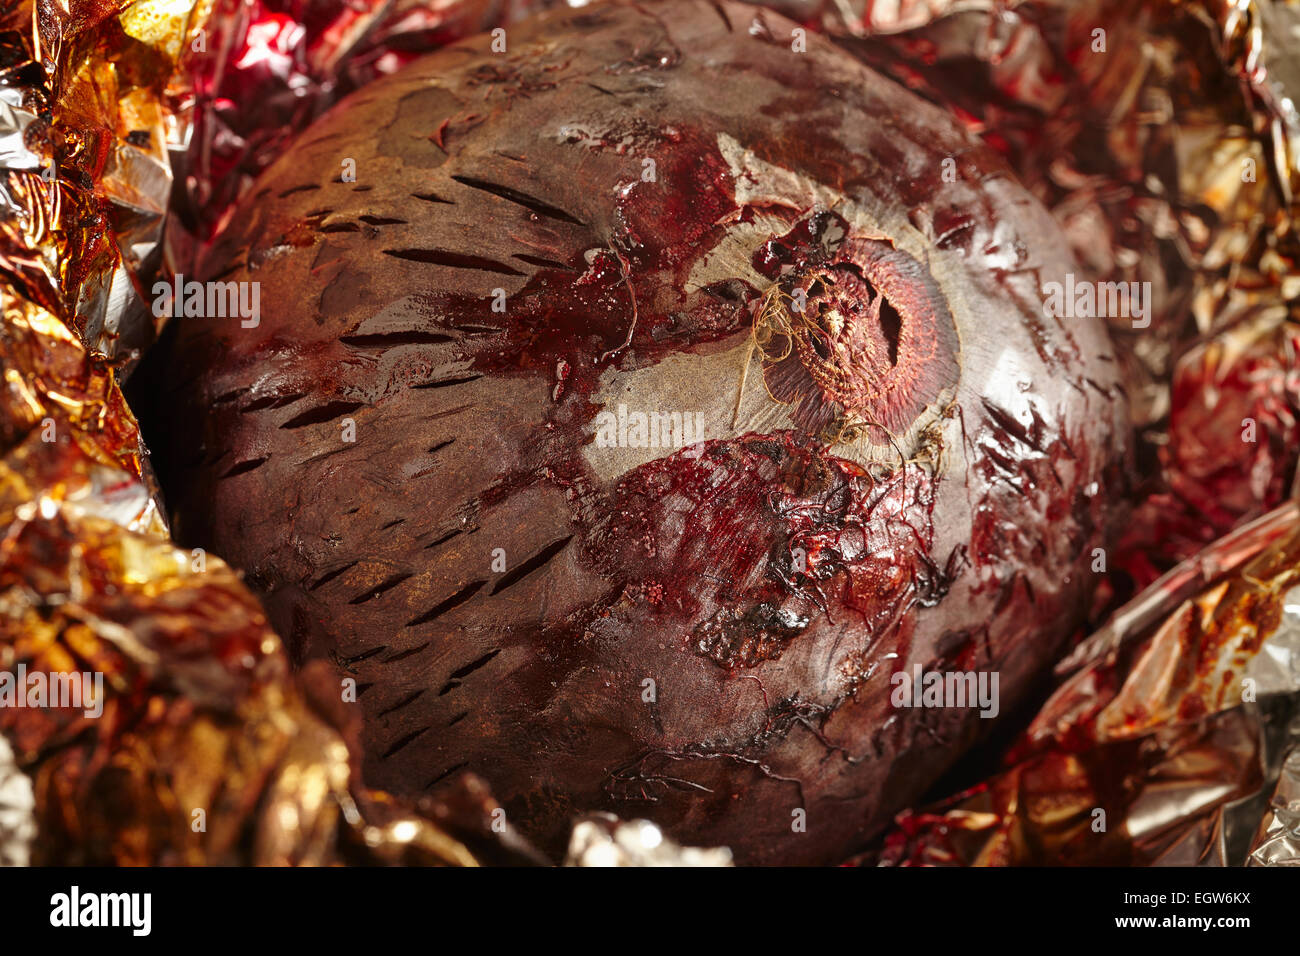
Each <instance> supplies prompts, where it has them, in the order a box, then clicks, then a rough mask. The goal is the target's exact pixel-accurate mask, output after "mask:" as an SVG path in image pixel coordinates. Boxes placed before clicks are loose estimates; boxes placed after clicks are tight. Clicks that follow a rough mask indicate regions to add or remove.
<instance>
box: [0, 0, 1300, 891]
mask: <svg viewBox="0 0 1300 956" xmlns="http://www.w3.org/2000/svg"><path fill="white" fill-rule="evenodd" d="M554 5H556V4H553V3H551V4H548V3H545V2H542V0H537V2H532V0H509V2H506V0H497V2H492V0H463V2H462V0H433V2H417V0H391V2H381V0H352V2H343V0H276V2H272V0H135V2H129V0H64V2H55V0H19V2H17V3H15V4H11V5H9V6H8V7H7V8H6V9H5V10H4V11H3V12H0V310H2V313H3V315H2V316H0V356H2V357H3V372H4V388H3V392H2V393H0V394H2V396H3V397H2V399H0V442H2V443H3V445H2V447H3V460H0V670H4V671H14V670H15V669H16V668H18V667H19V666H22V667H23V668H26V669H28V670H31V671H42V672H45V673H50V674H55V673H59V674H70V673H74V672H96V673H100V674H102V675H103V677H104V689H103V699H102V700H101V701H99V704H101V705H102V713H101V714H99V715H98V716H95V717H88V716H86V715H85V714H84V713H82V712H81V711H79V710H66V709H9V708H0V863H6V864H24V863H34V864H87V863H111V864H149V863H153V864H306V865H328V864H340V863H375V862H379V863H389V864H447V865H478V864H484V863H511V864H545V863H553V862H559V861H551V860H547V859H545V858H544V857H542V856H541V855H540V854H538V853H537V852H536V851H535V850H534V849H532V848H531V847H529V846H528V845H527V843H526V842H525V841H524V840H523V839H522V838H520V837H519V836H518V834H517V833H515V832H514V831H513V830H512V829H511V828H510V827H509V826H508V825H502V824H501V819H500V815H499V814H498V813H496V811H497V810H498V809H499V808H498V807H497V805H496V803H495V801H494V800H493V798H492V796H491V793H490V790H489V787H488V786H487V785H486V784H484V783H483V782H482V781H479V780H477V779H476V778H472V777H469V778H463V779H461V780H460V781H459V782H458V783H457V784H456V785H455V786H452V787H449V788H447V789H446V790H445V791H439V793H437V794H436V795H435V796H432V797H427V798H425V799H423V800H420V801H401V800H396V799H394V798H392V797H390V796H388V795H386V794H384V793H380V792H376V791H372V790H368V789H366V788H365V787H364V786H363V785H362V784H361V782H360V776H359V770H358V767H359V755H358V743H357V738H358V729H357V726H356V724H355V722H354V719H353V718H352V717H350V715H349V713H348V711H347V708H346V707H345V706H342V705H340V704H339V703H338V701H339V696H340V695H339V689H338V687H337V686H336V682H335V679H334V677H333V676H332V674H331V673H330V672H328V671H327V670H325V669H323V668H315V667H307V668H305V669H303V670H301V671H300V672H297V673H295V672H294V670H293V668H292V667H291V666H290V664H289V660H288V657H287V655H286V652H285V649H284V646H283V644H282V642H281V639H280V637H279V636H277V635H276V634H275V633H274V632H273V631H272V630H271V629H270V628H269V626H268V624H267V621H266V618H265V616H264V614H263V612H262V609H261V607H260V605H259V604H258V602H257V599H256V598H255V597H254V596H253V595H252V593H251V592H250V591H249V590H248V589H247V587H246V586H245V585H244V584H243V582H242V581H241V580H240V578H239V576H238V574H236V573H235V572H234V571H232V570H231V569H230V568H229V567H228V566H226V565H225V564H224V563H223V562H222V561H221V560H220V559H219V558H217V557H216V556H214V555H207V554H203V553H201V552H196V551H191V550H184V549H181V548H178V547H177V546H175V545H174V544H173V543H172V541H171V540H170V537H169V532H168V527H167V522H166V518H165V515H164V512H163V511H162V509H161V506H160V504H159V500H158V494H157V488H156V485H155V482H154V480H153V478H152V474H151V469H150V465H149V459H148V452H147V449H146V447H145V445H144V442H143V440H142V438H141V435H140V430H139V427H138V425H137V423H136V419H135V416H134V415H133V413H132V411H131V408H130V407H129V406H128V404H127V402H126V399H125V398H124V396H123V390H122V389H123V385H124V383H125V382H126V380H127V377H128V376H129V374H130V372H131V370H132V369H133V368H134V367H135V366H136V364H137V363H138V361H139V359H140V357H141V356H142V355H143V354H144V352H145V351H146V350H147V349H148V348H149V346H150V345H151V344H152V342H153V341H154V339H155V337H156V336H157V334H158V331H159V326H160V324H161V320H159V319H157V318H155V316H154V315H153V313H152V312H151V310H150V308H149V305H148V297H147V295H146V291H145V290H147V289H149V288H150V286H151V284H152V281H153V279H154V278H155V277H156V276H157V275H159V274H164V273H175V272H184V271H185V270H186V269H187V268H188V267H190V266H192V265H193V263H194V262H195V261H196V258H197V256H198V255H199V254H200V253H201V251H202V250H203V248H204V247H205V245H206V243H207V242H208V241H209V240H210V239H211V238H212V236H213V235H215V234H216V233H217V232H218V231H219V230H220V229H221V227H222V226H223V225H224V224H225V223H226V222H227V221H228V217H229V215H230V211H231V209H232V208H233V205H234V203H235V201H236V200H237V199H239V198H240V197H241V196H243V195H244V194H245V193H246V192H247V190H248V187H249V185H250V184H251V182H252V180H253V178H254V177H255V176H256V175H257V174H258V173H259V172H260V171H261V170H262V169H264V168H265V167H266V166H267V165H268V164H269V163H270V161H271V160H272V159H274V158H275V156H276V155H277V154H278V152H279V151H280V150H282V149H283V148H284V146H285V145H286V144H287V143H288V141H289V140H290V139H291V138H292V137H293V136H294V135H296V134H297V133H300V132H302V131H303V130H304V129H306V128H307V127H308V126H309V125H310V124H311V122H312V121H313V120H315V119H316V118H317V117H318V116H320V115H321V114H322V113H323V112H325V111H326V110H327V109H328V108H329V107H330V106H331V105H332V104H333V103H335V102H337V100H338V99H340V98H341V97H342V96H343V95H345V94H346V93H348V92H350V91H352V90H355V89H358V88H361V87H362V86H364V85H365V84H366V83H368V82H370V81H371V80H373V79H376V78H378V77H380V76H383V75H386V74H388V73H391V72H393V71H394V70H396V69H397V68H398V67H399V66H401V65H402V64H404V63H405V62H407V61H409V60H410V59H412V58H413V57H415V56H416V55H418V54H419V53H421V52H425V51H428V50H431V49H436V48H437V47H440V46H443V45H448V44H453V43H455V42H457V41H458V40H460V39H463V38H465V37H467V36H470V35H473V34H476V33H480V32H482V31H485V30H489V29H491V28H493V27H496V26H500V25H505V24H510V23H514V22H516V21H518V20H519V19H521V18H522V17H524V16H527V15H528V14H530V13H532V12H535V11H536V10H539V9H542V8H544V7H547V6H554ZM575 5H576V4H575ZM771 6H773V7H775V8H776V9H777V10H778V11H780V12H782V13H784V14H785V15H787V16H790V17H792V18H793V19H795V20H797V21H798V22H800V23H803V24H806V25H807V26H808V27H809V28H810V29H815V30H819V31H822V32H825V33H827V34H828V35H830V36H831V37H833V38H835V40H836V42H838V43H840V44H841V45H842V46H843V47H844V48H845V49H847V50H849V51H850V52H852V53H853V54H854V55H856V56H858V57H860V58H861V59H862V60H863V61H864V62H865V63H867V64H868V65H870V66H872V67H874V68H875V69H877V70H879V71H881V72H883V73H885V74H886V75H888V76H891V77H892V78H894V79H895V80H897V81H898V82H900V83H902V84H903V85H905V86H907V87H909V88H911V89H912V90H914V91H916V92H918V93H920V94H921V95H922V96H924V97H925V98H927V99H929V100H931V101H932V102H934V103H936V104H939V105H940V106H942V107H944V108H945V109H948V110H949V111H951V112H953V113H954V114H955V115H957V116H959V117H960V118H961V119H962V121H963V122H964V123H965V124H966V125H967V126H968V127H969V128H970V129H971V130H972V131H974V132H975V133H976V134H978V135H979V136H980V137H981V138H982V139H983V140H984V141H985V142H986V143H987V144H989V145H990V146H992V147H993V148H994V149H995V150H997V151H998V152H999V153H1001V154H1002V155H1003V156H1004V157H1005V158H1006V159H1007V161H1008V162H1009V163H1010V164H1011V166H1012V167H1013V168H1014V169H1015V170H1016V172H1017V174H1018V175H1019V177H1020V179H1021V180H1022V181H1023V182H1024V183H1025V184H1026V186H1028V188H1029V189H1030V190H1031V191H1032V192H1033V193H1034V194H1035V195H1036V196H1037V197H1038V198H1039V199H1041V200H1042V201H1043V202H1044V203H1045V204H1046V206H1047V207H1048V209H1049V210H1050V211H1051V212H1052V214H1053V215H1054V217H1055V218H1056V219H1057V221H1058V222H1059V223H1060V224H1061V225H1062V227H1063V228H1064V229H1065V231H1066V234H1067V236H1068V237H1069V239H1070V241H1071V245H1072V246H1073V249H1074V252H1075V255H1076V257H1077V258H1078V261H1079V263H1080V265H1081V267H1082V268H1083V269H1084V270H1086V272H1087V273H1088V276H1089V278H1091V279H1093V280H1095V281H1140V282H1149V283H1150V284H1151V288H1152V289H1153V290H1154V300H1153V301H1154V308H1153V314H1152V316H1151V319H1150V323H1149V325H1148V326H1145V327H1142V328H1134V327H1133V324H1132V323H1131V322H1129V321H1127V320H1124V321H1117V322H1115V323H1114V326H1113V328H1112V329H1111V331H1112V334H1113V337H1114V339H1115V341H1116V343H1117V347H1118V348H1119V351H1120V355H1121V361H1122V363H1123V366H1124V374H1125V385H1126V388H1127V391H1128V393H1129V398H1130V401H1131V404H1132V407H1133V415H1134V422H1133V427H1134V429H1135V433H1136V434H1137V435H1138V436H1139V437H1140V439H1141V448H1142V453H1141V455H1140V456H1139V462H1138V474H1137V475H1136V476H1135V485H1136V486H1137V488H1138V494H1137V496H1136V500H1135V501H1134V502H1133V503H1132V507H1133V516H1132V520H1131V521H1130V522H1129V523H1128V530H1127V532H1126V534H1125V536H1124V538H1123V539H1122V540H1121V541H1119V542H1117V544H1116V546H1115V547H1114V548H1112V549H1110V552H1109V554H1108V555H1107V557H1108V561H1109V564H1108V570H1107V576H1106V580H1105V586H1104V588H1103V594H1102V596H1101V598H1100V600H1099V601H1098V606H1097V607H1096V609H1095V612H1094V620H1093V621H1092V622H1091V623H1092V624H1093V625H1094V626H1095V628H1096V630H1095V633H1094V634H1093V636H1092V637H1091V638H1090V639H1088V640H1086V641H1085V642H1083V643H1082V644H1080V645H1079V646H1078V647H1077V648H1075V650H1074V651H1073V653H1072V654H1071V655H1070V656H1069V657H1068V658H1067V659H1066V660H1063V661H1062V662H1061V664H1060V666H1059V667H1058V670H1057V676H1058V680H1059V683H1058V684H1057V685H1056V686H1055V689H1054V690H1053V691H1052V692H1051V693H1050V694H1047V695H1046V702H1045V703H1044V704H1043V706H1042V707H1041V709H1040V710H1039V711H1038V712H1037V714H1036V715H1034V716H1033V718H1032V720H1030V721H1029V723H1028V726H1027V727H1026V729H1025V730H1024V732H1023V733H1022V734H1020V735H1019V736H1018V737H1017V739H1016V740H1015V741H1014V742H1013V743H1012V744H1011V745H1010V746H1009V747H1007V748H1005V750H1004V752H1002V753H1000V754H998V755H997V758H996V763H997V769H996V770H994V771H992V772H991V775H989V776H987V779H984V780H982V781H981V782H979V783H977V784H975V785H974V786H970V787H967V788H966V789H964V790H962V791H961V792H959V793H957V794H955V795H952V796H950V797H948V798H947V799H944V800H941V801H939V802H937V803H935V804H933V805H929V806H926V807H918V808H914V809H912V810H909V811H906V812H904V813H903V814H901V815H900V816H899V817H898V818H897V820H896V821H895V825H894V827H893V828H892V829H891V830H890V832H889V833H888V834H887V835H886V837H885V839H884V841H883V844H882V845H881V846H880V847H878V848H877V849H876V850H874V851H872V852H870V853H867V854H865V855H860V856H857V857H855V858H854V860H855V862H860V863H880V864H885V865H917V864H922V865H1025V864H1045V863H1046V864H1054V863H1075V864H1100V863H1111V864H1125V865H1162V864H1165V865H1223V866H1240V865H1297V864H1300V835H1298V834H1300V511H1298V510H1297V506H1296V504H1295V495H1296V490H1297V481H1296V459H1297V448H1298V447H1300V368H1298V363H1297V357H1296V352H1297V346H1300V331H1298V330H1300V321H1298V320H1297V313H1296V308H1295V300H1296V297H1297V295H1300V268H1298V266H1297V261H1298V257H1300V249H1297V245H1296V243H1297V239H1296V232H1295V229H1294V218H1293V217H1294V211H1295V203H1296V189H1297V187H1298V186H1300V115H1298V114H1297V109H1296V105H1295V103H1296V97H1297V96H1298V95H1300V6H1297V5H1295V4H1289V3H1281V2H1273V0H1207V2H1196V3H1191V2H1187V3H1182V2H1159V0H1150V2H1143V3H1137V4H1135V3H1132V2H1125V0H1110V2H1105V0H1100V2H1099V0H1082V2H1048V0H1042V2H1025V3H1015V2H996V3H995V2H988V3H983V2H979V0H976V2H962V3H946V2H934V0H930V2H911V0H901V2H898V3H892V4H875V3H866V2H862V0H843V2H839V0H837V2H835V3H829V2H826V3H823V2H799V0H792V2H778V3H773V4H771ZM1098 31H1100V36H1099V35H1098ZM1098 43H1101V45H1102V46H1101V49H1102V51H1103V52H1101V53H1099V52H1098V46H1097V45H1098ZM1090 54H1092V55H1090ZM1252 426H1253V427H1252ZM1248 431H1249V434H1250V435H1251V436H1252V438H1251V439H1249V440H1247V439H1246V438H1245V437H1244V436H1245V435H1246V434H1247V432H1248ZM1122 506H1123V503H1121V502H1115V507H1117V508H1119V507H1122ZM575 823H576V825H575V829H574V831H573V837H572V841H571V844H570V850H569V858H568V862H569V863H570V864H573V865H588V864H594V865H610V864H616V865H664V864H681V865H688V864H689V865H702V864H710V865H726V864H727V863H728V862H729V861H730V855H729V854H728V853H727V852H726V851H725V850H724V849H721V848H719V849H713V850H691V849H683V848H680V847H677V846H676V845H675V844H673V843H671V841H667V840H666V839H661V838H662V836H663V835H662V834H659V833H658V831H657V829H656V828H653V825H651V824H646V823H645V822H644V821H631V822H619V821H617V820H612V819H607V818H604V817H591V818H587V819H584V820H581V821H575ZM647 827H650V829H647ZM652 830H653V831H654V832H651V831H652ZM849 854H850V851H849V850H846V854H845V856H846V858H848V857H849Z"/></svg>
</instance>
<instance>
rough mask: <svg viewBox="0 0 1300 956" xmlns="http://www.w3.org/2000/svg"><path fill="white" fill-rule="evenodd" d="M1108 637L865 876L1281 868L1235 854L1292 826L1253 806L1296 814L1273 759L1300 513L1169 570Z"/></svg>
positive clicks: (1295, 680)
mask: <svg viewBox="0 0 1300 956" xmlns="http://www.w3.org/2000/svg"><path fill="white" fill-rule="evenodd" d="M1112 623H1113V624H1117V625H1118V626H1115V627H1111V628H1108V629H1103V630H1102V631H1100V632H1098V633H1097V634H1095V635H1094V636H1093V637H1092V638H1090V639H1089V640H1088V641H1086V642H1085V643H1084V644H1082V645H1080V646H1079V648H1077V649H1076V651H1075V653H1074V655H1072V657H1071V658H1069V659H1067V660H1066V661H1064V662H1063V663H1062V665H1061V667H1060V668H1059V670H1060V671H1061V672H1062V673H1066V674H1068V675H1069V676H1068V677H1066V679H1065V680H1064V681H1063V682H1062V683H1061V684H1060V686H1059V687H1058V688H1057V690H1056V691H1055V693H1053V694H1052V696H1051V697H1050V698H1049V699H1048V701H1047V702H1046V703H1045V704H1044V705H1043V707H1042V708H1041V709H1040V711H1039V713H1038V715H1037V716H1036V717H1035V719H1034V720H1033V722H1032V723H1031V724H1030V726H1029V727H1028V729H1027V730H1026V731H1025V732H1024V734H1023V735H1022V736H1021V738H1020V739H1019V740H1018V742H1017V743H1016V744H1015V745H1013V747H1012V748H1011V749H1010V751H1009V752H1008V753H1007V755H1006V757H1005V763H1006V765H1007V766H1008V769H1007V770H1005V771H1004V772H1002V773H1000V774H998V775H996V776H994V777H992V778H991V779H989V780H987V781H985V782H984V783H981V784H979V785H977V786H975V787H973V788H971V789H969V790H967V791H966V792H964V793H962V794H959V795H957V796H955V797H953V798H951V799H950V800H948V801H945V802H944V803H943V804H941V805H939V806H936V807H933V808H928V809H924V810H918V811H908V812H906V813H904V814H902V815H900V817H899V818H898V820H897V826H896V828H895V829H894V830H893V831H892V832H891V833H890V834H889V835H888V836H887V837H886V841H885V849H884V851H883V853H882V854H881V855H880V857H879V861H878V862H880V863H882V864H884V865H918V864H920V865H927V864H929V865H1035V864H1038V865H1041V864H1051V863H1072V864H1094V865H1096V864H1110V865H1243V864H1245V863H1246V861H1247V857H1248V855H1250V856H1251V858H1252V859H1253V860H1254V861H1255V862H1256V863H1259V862H1263V861H1264V859H1265V858H1267V859H1268V860H1269V861H1270V862H1285V861H1286V859H1287V858H1286V857H1285V853H1284V848H1285V838H1283V840H1281V841H1280V842H1278V843H1275V844H1274V847H1275V849H1274V851H1273V852H1271V853H1268V854H1265V855H1264V856H1257V855H1254V854H1253V852H1252V847H1251V845H1250V843H1249V842H1248V841H1249V840H1250V837H1251V835H1252V834H1255V832H1256V831H1257V830H1258V831H1259V832H1260V835H1259V836H1258V837H1256V838H1255V849H1258V848H1259V847H1261V846H1263V845H1264V844H1265V842H1267V841H1268V840H1269V839H1271V838H1272V837H1273V836H1274V835H1275V834H1277V833H1278V832H1279V831H1282V832H1286V829H1287V826H1288V823H1287V822H1286V821H1287V819H1288V818H1287V817H1286V814H1287V813H1288V812H1290V808H1289V804H1288V803H1284V804H1282V805H1281V807H1280V809H1279V808H1278V807H1274V808H1272V809H1271V810H1268V809H1267V808H1265V807H1263V806H1261V796H1262V795H1263V794H1266V793H1268V792H1270V791H1271V790H1272V788H1273V787H1274V786H1277V787H1278V788H1279V790H1280V791H1281V792H1282V793H1283V794H1284V799H1285V800H1288V801H1289V800H1290V799H1291V797H1290V796H1286V794H1288V793H1289V791H1287V789H1286V788H1287V786H1288V780H1289V777H1288V773H1287V772H1285V771H1284V770H1283V766H1284V764H1283V761H1282V760H1281V756H1282V754H1284V753H1286V752H1287V751H1288V750H1289V749H1290V748H1292V747H1294V746H1295V745H1296V743H1298V742H1300V738H1297V737H1296V731H1297V730H1300V722H1298V721H1297V719H1296V718H1297V717H1300V506H1297V505H1296V504H1295V503H1288V504H1287V505H1285V506H1283V507H1282V508H1280V509H1278V510H1277V511H1276V512H1274V513H1271V514H1270V515H1267V516H1266V517H1265V518H1264V519H1261V520H1259V521H1256V522H1254V523H1253V524H1251V525H1249V526H1247V527H1245V528H1243V529H1241V530H1240V531H1239V532H1237V533H1235V534H1234V535H1232V536H1230V538H1229V539H1228V540H1227V541H1225V542H1221V543H1219V544H1216V545H1214V546H1212V547H1211V548H1210V549H1208V550H1207V551H1206V552H1205V553H1204V554H1202V555H1200V556H1198V558H1197V559H1195V560H1194V561H1193V562H1189V563H1188V564H1187V565H1185V566H1182V567H1180V568H1177V569H1175V571H1174V572H1171V574H1169V575H1167V576H1166V577H1165V578H1164V579H1162V581H1161V582H1158V583H1157V585H1155V586H1153V588H1152V589H1151V590H1150V591H1149V592H1147V593H1144V594H1143V595H1142V596H1140V597H1139V598H1138V599H1137V600H1135V601H1134V602H1132V603H1131V604H1130V605H1128V606H1127V607H1125V608H1124V609H1122V610H1121V612H1120V613H1119V614H1118V615H1116V619H1115V621H1114V622H1112ZM1275 781H1278V782H1277V783H1275ZM1266 810H1267V812H1266ZM1261 815H1263V820H1262V821H1261ZM1290 826H1294V824H1293V823H1292V824H1290Z"/></svg>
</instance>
